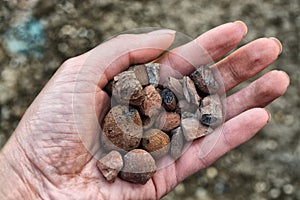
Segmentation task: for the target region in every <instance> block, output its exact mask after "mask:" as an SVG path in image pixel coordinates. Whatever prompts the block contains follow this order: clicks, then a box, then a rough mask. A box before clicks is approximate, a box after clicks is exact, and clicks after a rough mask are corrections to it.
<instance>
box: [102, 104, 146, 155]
mask: <svg viewBox="0 0 300 200" xmlns="http://www.w3.org/2000/svg"><path fill="white" fill-rule="evenodd" d="M142 134H143V127H142V120H141V118H140V115H139V112H138V111H137V110H136V109H134V108H131V107H128V106H122V105H118V106H115V107H112V108H111V110H110V111H109V112H108V114H107V115H106V116H105V118H104V123H103V135H102V145H103V147H104V148H106V149H118V148H120V149H122V150H125V151H128V150H131V149H134V148H136V147H138V145H139V143H140V140H141V137H142Z"/></svg>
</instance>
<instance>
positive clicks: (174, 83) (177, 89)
mask: <svg viewBox="0 0 300 200" xmlns="http://www.w3.org/2000/svg"><path fill="white" fill-rule="evenodd" d="M182 87H183V83H182V80H178V79H176V78H173V77H168V81H167V88H169V89H170V90H171V91H172V92H173V93H174V94H175V96H176V98H177V99H184V95H183V90H182Z"/></svg>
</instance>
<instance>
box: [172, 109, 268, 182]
mask: <svg viewBox="0 0 300 200" xmlns="http://www.w3.org/2000/svg"><path fill="white" fill-rule="evenodd" d="M268 120H269V114H268V112H267V111H266V110H265V109H262V108H254V109H251V110H248V111H246V112H244V113H242V114H240V115H238V116H236V117H234V118H232V119H231V120H229V121H227V122H226V123H225V124H224V126H223V128H217V129H216V130H215V131H214V132H213V133H211V134H210V135H207V136H205V137H204V138H203V139H200V140H197V141H194V142H193V144H192V145H191V147H190V148H189V149H188V150H187V151H186V152H185V153H184V154H183V155H182V156H181V157H180V158H179V159H178V160H177V162H176V172H177V173H176V174H177V176H178V177H177V180H178V181H179V182H180V181H182V180H184V179H185V178H186V177H188V176H190V175H191V174H193V173H195V172H197V171H199V170H200V169H203V168H205V167H207V166H209V165H210V164H212V163H213V162H214V161H216V160H217V159H218V158H220V157H221V156H223V155H224V154H225V153H227V152H229V151H230V150H231V149H233V148H235V147H237V146H239V145H240V144H242V143H244V142H246V141H247V140H249V139H250V138H251V137H252V136H254V135H255V134H256V133H257V132H258V131H259V130H260V129H261V128H263V127H264V126H265V125H266V123H267V122H268Z"/></svg>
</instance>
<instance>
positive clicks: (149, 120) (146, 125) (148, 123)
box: [142, 114, 158, 130]
mask: <svg viewBox="0 0 300 200" xmlns="http://www.w3.org/2000/svg"><path fill="white" fill-rule="evenodd" d="M157 117H158V114H156V115H153V116H151V117H147V116H143V117H142V121H143V129H144V130H148V129H150V128H153V127H154V123H155V122H156V119H157Z"/></svg>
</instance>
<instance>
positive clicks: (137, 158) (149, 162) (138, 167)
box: [119, 149, 156, 184]
mask: <svg viewBox="0 0 300 200" xmlns="http://www.w3.org/2000/svg"><path fill="white" fill-rule="evenodd" d="M155 171H156V165H155V160H154V159H153V157H152V156H151V155H150V154H149V153H148V152H147V151H145V150H143V149H134V150H132V151H130V152H128V153H127V154H126V155H125V156H124V167H123V169H122V171H121V172H120V173H119V176H120V178H121V179H123V180H125V181H129V182H132V183H138V184H146V183H147V181H148V180H149V179H150V178H151V177H152V176H153V174H154V173H155Z"/></svg>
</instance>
